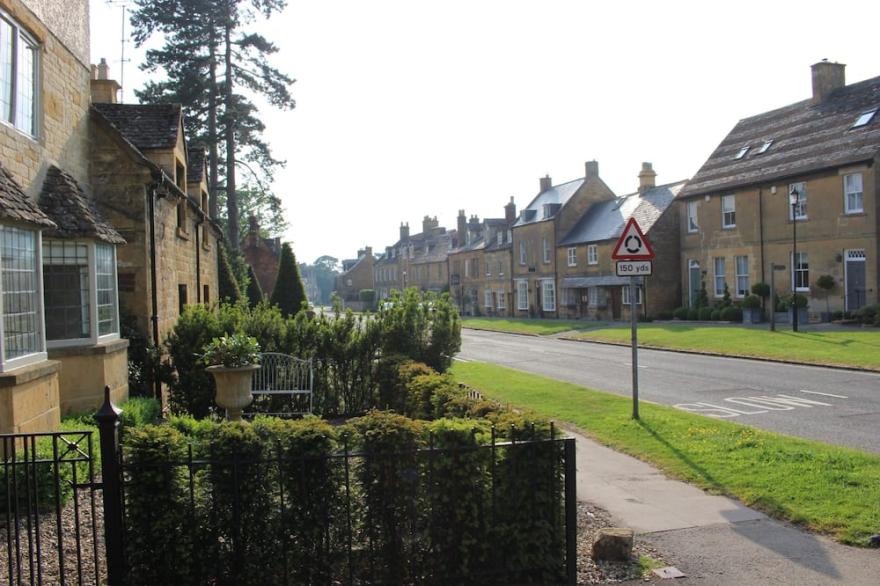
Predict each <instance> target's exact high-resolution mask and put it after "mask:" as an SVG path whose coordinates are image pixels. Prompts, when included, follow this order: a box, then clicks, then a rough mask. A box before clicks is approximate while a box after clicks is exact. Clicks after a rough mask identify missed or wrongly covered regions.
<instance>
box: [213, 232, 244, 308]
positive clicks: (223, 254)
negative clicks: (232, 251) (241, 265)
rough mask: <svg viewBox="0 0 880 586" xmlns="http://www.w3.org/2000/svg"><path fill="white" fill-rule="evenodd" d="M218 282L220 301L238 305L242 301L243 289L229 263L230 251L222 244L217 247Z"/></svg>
mask: <svg viewBox="0 0 880 586" xmlns="http://www.w3.org/2000/svg"><path fill="white" fill-rule="evenodd" d="M217 281H218V283H217V286H218V291H217V296H218V298H219V299H220V301H226V302H228V303H238V301H239V300H240V299H242V297H243V296H242V292H241V287H240V286H239V284H238V279H237V278H236V276H235V272H234V271H233V270H232V264H231V263H230V261H229V250H227V248H226V245H225V244H223V243H222V242H221V243H218V246H217Z"/></svg>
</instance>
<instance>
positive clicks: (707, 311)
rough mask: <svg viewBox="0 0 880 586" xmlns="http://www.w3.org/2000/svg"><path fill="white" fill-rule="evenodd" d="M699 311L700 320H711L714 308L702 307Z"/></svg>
mask: <svg viewBox="0 0 880 586" xmlns="http://www.w3.org/2000/svg"><path fill="white" fill-rule="evenodd" d="M697 311H698V319H699V320H700V321H709V320H711V319H712V308H711V307H701V308H700V309H699V310H697Z"/></svg>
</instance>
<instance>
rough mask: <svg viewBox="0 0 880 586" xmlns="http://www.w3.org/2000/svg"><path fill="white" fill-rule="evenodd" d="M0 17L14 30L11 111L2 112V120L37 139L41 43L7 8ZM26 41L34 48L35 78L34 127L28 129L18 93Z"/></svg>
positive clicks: (0, 10) (1, 12) (33, 97)
mask: <svg viewBox="0 0 880 586" xmlns="http://www.w3.org/2000/svg"><path fill="white" fill-rule="evenodd" d="M0 18H2V19H3V20H5V21H6V22H7V24H8V25H9V27H10V29H11V30H12V32H13V43H12V56H11V60H12V71H11V76H12V78H11V80H10V85H9V112H0V122H2V123H3V124H6V125H8V126H11V127H12V128H15V129H16V130H17V131H19V132H21V133H23V134H25V135H27V136H28V137H30V138H33V139H37V138H39V136H40V132H39V128H40V115H41V105H42V103H41V100H40V78H41V67H42V64H41V58H42V51H41V48H40V43H38V42H37V40H36V39H35V38H34V37H33V36H31V35H30V34H29V33H28V32H27V31H26V30H25V29H24V28H23V27H22V26H21V25H20V24H19V23H18V21H17V20H15V19H14V18H12V16H11V15H10V14H9V13H8V12H6V11H5V10H2V9H0ZM22 42H24V43H26V44H28V45H30V47H31V48H32V49H33V56H34V64H33V72H32V75H33V78H32V80H31V83H32V87H31V92H32V98H31V102H32V104H31V107H32V112H31V115H32V128H30V129H28V128H25V127H24V126H23V121H22V120H20V119H19V108H18V104H17V102H18V97H19V96H18V94H19V82H20V79H19V55H20V54H21V53H20V45H21V43H22Z"/></svg>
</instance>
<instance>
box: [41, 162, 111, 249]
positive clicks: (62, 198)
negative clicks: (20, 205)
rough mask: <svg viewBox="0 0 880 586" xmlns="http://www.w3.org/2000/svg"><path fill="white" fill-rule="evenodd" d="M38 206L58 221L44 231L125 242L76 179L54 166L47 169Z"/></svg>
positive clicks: (70, 236) (65, 235)
mask: <svg viewBox="0 0 880 586" xmlns="http://www.w3.org/2000/svg"><path fill="white" fill-rule="evenodd" d="M39 205H40V209H41V210H43V212H45V214H46V215H47V216H48V217H49V218H51V219H52V221H53V222H55V227H54V228H50V229H48V230H46V231H45V234H46V235H47V236H54V237H58V238H82V237H86V238H96V239H98V240H103V241H104V242H108V243H110V244H125V239H124V238H122V236H120V235H119V232H117V231H116V230H115V229H114V228H113V226H112V225H110V223H108V222H107V221H106V220H105V219H104V218H103V217H102V216H101V213H100V212H99V211H98V210H97V209H96V208H95V205H94V202H92V201H91V200H90V199H89V197H88V196H87V195H86V194H85V192H84V191H83V190H82V187H80V186H79V184H78V183H77V182H76V179H74V178H73V176H72V175H70V174H69V173H65V172H64V171H62V170H61V169H59V168H58V167H56V166H54V165H53V166H51V167H49V170H48V171H47V172H46V180H45V181H43V189H42V191H41V192H40V200H39Z"/></svg>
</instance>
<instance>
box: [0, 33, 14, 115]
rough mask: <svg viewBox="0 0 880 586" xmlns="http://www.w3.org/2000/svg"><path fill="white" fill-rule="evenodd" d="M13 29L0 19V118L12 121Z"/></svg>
mask: <svg viewBox="0 0 880 586" xmlns="http://www.w3.org/2000/svg"><path fill="white" fill-rule="evenodd" d="M13 34H14V29H13V28H12V26H11V25H10V24H9V22H7V21H6V20H5V19H3V18H0V118H2V120H4V121H6V122H11V121H12V85H13V84H12V55H13V53H12V52H13V50H14V49H15V44H14V39H13Z"/></svg>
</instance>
